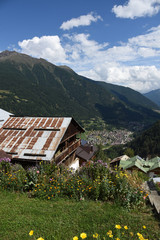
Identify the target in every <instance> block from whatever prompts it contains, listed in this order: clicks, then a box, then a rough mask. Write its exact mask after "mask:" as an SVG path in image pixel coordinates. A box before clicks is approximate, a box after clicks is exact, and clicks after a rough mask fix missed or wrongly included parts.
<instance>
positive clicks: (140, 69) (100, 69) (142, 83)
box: [79, 63, 160, 93]
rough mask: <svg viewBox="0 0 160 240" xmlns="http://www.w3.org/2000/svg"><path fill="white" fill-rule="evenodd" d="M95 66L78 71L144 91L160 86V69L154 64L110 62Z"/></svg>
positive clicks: (99, 79) (94, 77)
mask: <svg viewBox="0 0 160 240" xmlns="http://www.w3.org/2000/svg"><path fill="white" fill-rule="evenodd" d="M112 64H113V65H112V66H110V65H108V63H106V64H105V63H104V64H103V65H100V66H96V67H95V68H94V69H92V70H90V71H87V72H85V71H83V72H79V74H81V75H83V76H84V75H85V76H86V77H88V78H91V79H94V80H97V81H104V82H108V83H112V84H116V85H121V86H125V87H130V88H132V89H135V90H137V91H139V92H142V93H145V92H149V91H150V90H153V89H158V88H160V69H158V68H156V67H155V66H124V65H120V64H119V65H118V64H117V63H115V65H114V63H112Z"/></svg>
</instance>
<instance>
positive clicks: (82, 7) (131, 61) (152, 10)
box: [0, 0, 160, 93]
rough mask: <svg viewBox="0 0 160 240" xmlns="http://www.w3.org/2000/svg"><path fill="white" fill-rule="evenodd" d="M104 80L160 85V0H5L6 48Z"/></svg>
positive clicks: (144, 87)
mask: <svg viewBox="0 0 160 240" xmlns="http://www.w3.org/2000/svg"><path fill="white" fill-rule="evenodd" d="M6 49H8V50H16V51H18V52H21V53H26V54H28V55H31V56H33V57H36V58H40V57H41V58H44V59H46V60H48V61H49V62H52V63H53V64H56V65H67V66H69V67H71V68H72V69H73V70H74V71H75V72H77V73H78V74H81V75H83V76H86V77H89V78H91V79H94V80H98V81H105V82H109V83H113V84H118V85H123V86H126V87H131V88H133V89H135V90H137V91H140V92H142V93H143V92H148V91H150V90H154V89H157V88H160V0H127V1H126V0H112V1H110V0H100V1H97V0H81V1H75V0H74V1H73V0H68V1H66V0H59V1H53V0H0V51H4V50H6Z"/></svg>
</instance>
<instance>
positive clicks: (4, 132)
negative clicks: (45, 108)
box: [0, 117, 72, 161]
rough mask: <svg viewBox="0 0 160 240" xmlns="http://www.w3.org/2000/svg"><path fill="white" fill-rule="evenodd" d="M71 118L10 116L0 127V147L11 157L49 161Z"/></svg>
mask: <svg viewBox="0 0 160 240" xmlns="http://www.w3.org/2000/svg"><path fill="white" fill-rule="evenodd" d="M71 120H72V118H69V117H66V118H62V117H60V118H52V117H10V118H8V120H7V121H6V122H5V124H4V125H3V127H2V128H0V149H2V150H3V151H5V152H6V153H10V154H11V155H12V158H13V159H14V158H16V159H17V158H18V159H24V160H25V159H28V160H39V161H41V160H45V161H50V160H51V159H52V158H53V156H54V154H55V152H56V150H57V148H58V145H59V143H60V142H61V139H62V138H63V136H64V134H65V132H66V130H67V128H68V126H69V124H70V123H71Z"/></svg>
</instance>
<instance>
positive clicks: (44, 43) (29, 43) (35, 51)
mask: <svg viewBox="0 0 160 240" xmlns="http://www.w3.org/2000/svg"><path fill="white" fill-rule="evenodd" d="M18 45H19V46H20V47H21V52H23V53H26V54H29V55H31V56H34V57H37V58H44V59H47V60H48V61H50V62H52V63H54V62H56V63H62V62H66V54H65V51H64V49H63V47H62V45H61V42H60V38H59V37H58V36H42V37H40V38H39V37H34V38H32V39H27V40H23V41H22V42H18Z"/></svg>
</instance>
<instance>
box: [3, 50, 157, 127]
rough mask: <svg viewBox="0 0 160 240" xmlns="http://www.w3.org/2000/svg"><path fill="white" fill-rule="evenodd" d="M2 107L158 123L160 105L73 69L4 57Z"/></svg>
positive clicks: (15, 56)
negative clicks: (92, 78)
mask: <svg viewBox="0 0 160 240" xmlns="http://www.w3.org/2000/svg"><path fill="white" fill-rule="evenodd" d="M0 108H3V109H5V110H6V111H9V112H13V113H14V114H15V115H17V116H21V115H26V116H27V115H30V116H73V117H74V118H75V119H77V120H78V121H80V120H89V119H90V118H95V119H96V118H101V119H103V120H105V121H106V122H107V123H111V124H115V125H116V124H118V123H120V122H123V123H128V122H129V121H138V122H140V121H141V122H154V121H156V120H157V119H160V114H158V113H156V112H155V111H153V109H158V106H157V105H156V104H154V103H153V102H151V101H150V100H148V99H147V98H146V97H145V96H143V95H141V94H140V93H138V92H136V91H134V90H132V89H130V88H124V87H121V86H116V85H112V84H108V83H100V82H96V81H93V80H91V79H88V78H85V77H83V76H80V75H78V74H76V73H75V72H74V71H73V70H72V69H70V68H69V67H67V66H60V67H58V66H55V65H53V64H51V63H49V62H47V61H45V60H44V59H36V58H32V57H30V56H28V55H25V54H20V53H17V52H14V51H12V52H10V51H4V52H1V53H0Z"/></svg>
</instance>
